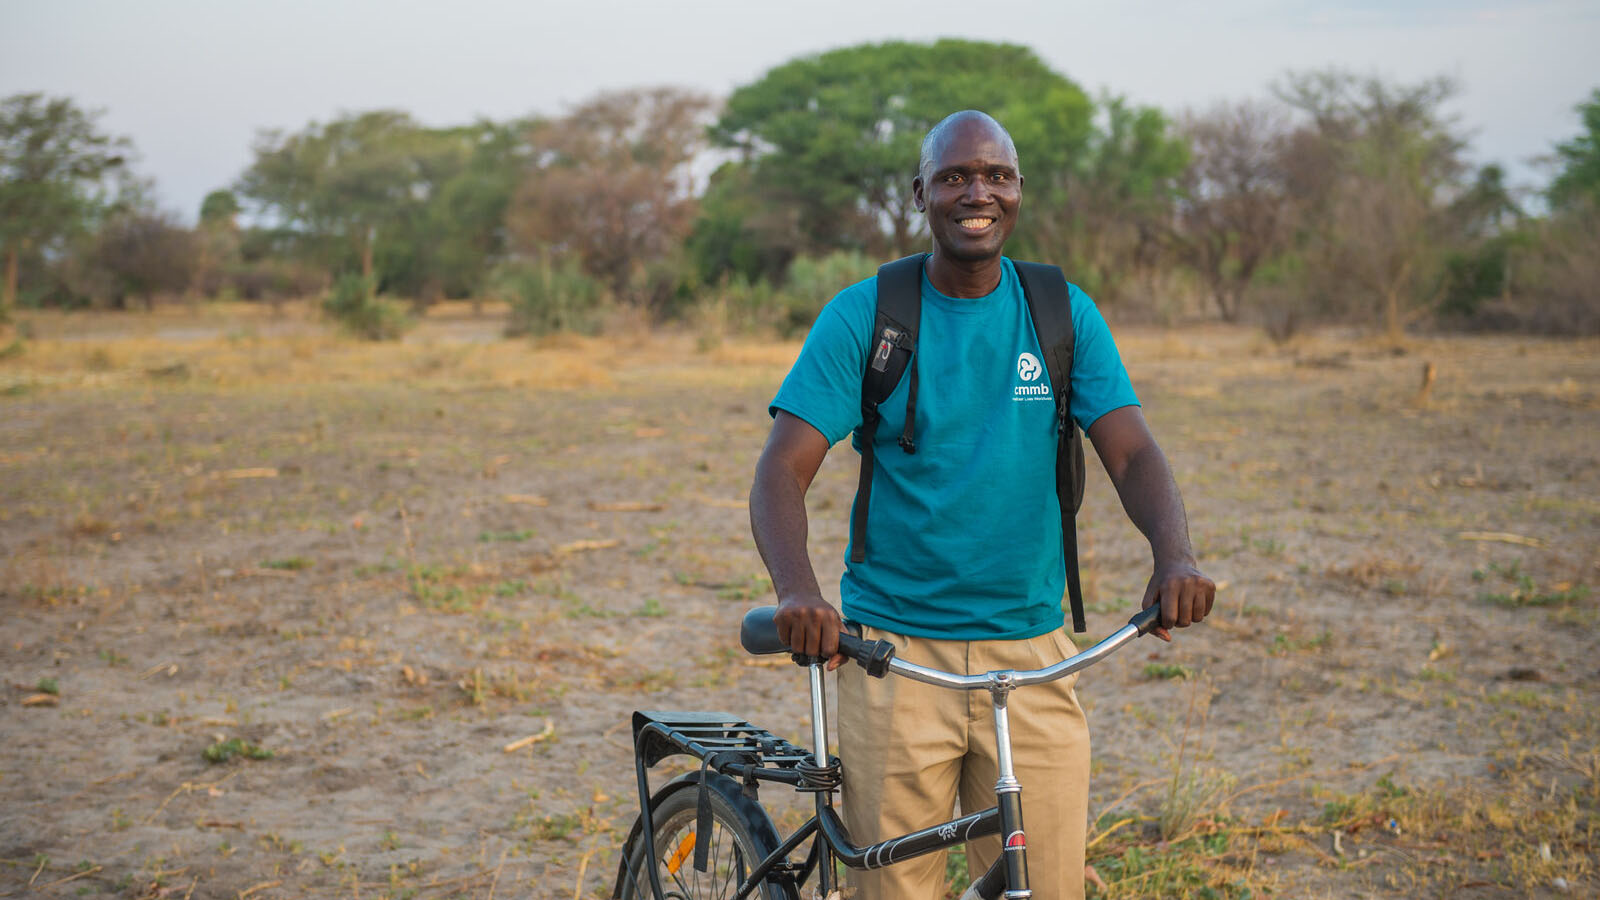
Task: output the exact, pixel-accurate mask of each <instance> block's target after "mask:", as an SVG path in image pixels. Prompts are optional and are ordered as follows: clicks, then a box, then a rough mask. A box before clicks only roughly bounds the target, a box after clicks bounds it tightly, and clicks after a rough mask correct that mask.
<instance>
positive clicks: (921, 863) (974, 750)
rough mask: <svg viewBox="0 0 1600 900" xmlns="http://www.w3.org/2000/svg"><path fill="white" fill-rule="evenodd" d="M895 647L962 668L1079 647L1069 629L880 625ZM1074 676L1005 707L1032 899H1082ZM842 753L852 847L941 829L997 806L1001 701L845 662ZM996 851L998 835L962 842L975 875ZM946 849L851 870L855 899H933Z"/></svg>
mask: <svg viewBox="0 0 1600 900" xmlns="http://www.w3.org/2000/svg"><path fill="white" fill-rule="evenodd" d="M863 632H864V634H863V636H864V637H867V638H871V639H881V640H889V641H892V642H893V643H894V646H895V654H896V655H897V656H898V657H899V658H901V659H904V660H907V661H908V662H914V663H920V664H922V665H925V666H931V667H933V668H936V669H943V670H945V671H947V672H955V673H958V674H978V673H981V672H987V671H990V670H993V669H1037V668H1042V667H1044V666H1047V665H1050V664H1051V663H1055V662H1059V661H1060V660H1062V659H1065V658H1066V657H1068V656H1071V655H1072V654H1073V653H1076V652H1077V650H1076V648H1074V647H1073V645H1072V642H1071V640H1070V639H1069V638H1068V637H1067V634H1066V632H1065V630H1057V631H1054V632H1051V633H1049V634H1044V635H1040V636H1039V637H1036V638H1030V639H1028V640H1022V641H942V640H933V639H930V638H919V637H907V636H905V635H899V634H892V633H889V632H885V631H881V630H879V629H875V628H864V629H863ZM1076 681H1077V676H1076V675H1069V676H1067V677H1066V678H1063V679H1061V680H1060V681H1056V682H1053V683H1051V684H1043V685H1034V686H1031V687H1024V688H1019V689H1017V690H1016V691H1014V692H1012V694H1011V697H1010V701H1009V703H1008V704H1007V705H1008V708H1009V710H1010V721H1011V750H1012V759H1013V765H1014V768H1015V770H1016V775H1017V779H1018V780H1019V781H1020V782H1022V822H1023V827H1024V828H1025V829H1026V830H1027V835H1028V881H1029V887H1031V888H1032V889H1033V896H1034V898H1035V900H1068V898H1070V900H1078V898H1082V897H1083V864H1084V838H1085V832H1086V829H1087V826H1088V817H1089V809H1088V801H1089V728H1088V723H1087V722H1086V721H1085V719H1084V716H1083V709H1082V708H1081V707H1079V706H1078V697H1077V694H1076V693H1074V692H1073V689H1072V686H1073V684H1075V683H1076ZM839 755H840V757H841V759H843V761H844V772H845V779H844V795H843V805H844V810H843V813H844V820H845V824H846V825H847V826H848V827H849V829H850V838H851V840H852V841H853V842H854V843H856V844H857V845H864V844H871V843H876V842H878V841H880V840H884V839H886V838H890V837H894V836H897V835H901V834H905V833H907V832H911V831H916V830H918V829H922V828H927V827H929V826H930V825H937V824H938V823H940V822H944V821H946V820H948V819H949V818H950V817H951V813H952V809H953V807H954V805H955V802H956V799H957V798H958V797H959V798H960V801H961V809H962V810H963V811H964V812H976V811H978V810H983V809H987V808H989V807H991V806H993V805H995V797H994V785H995V781H996V780H997V779H998V777H999V762H998V760H997V754H996V749H995V736H994V705H993V702H992V700H991V698H990V695H989V692H988V691H952V690H948V689H946V688H937V687H934V686H932V685H928V684H923V683H921V682H917V681H912V680H910V679H907V678H902V677H899V676H897V675H890V676H888V677H886V678H883V679H877V678H872V677H869V676H868V675H867V674H866V673H865V672H863V671H862V670H861V667H860V666H856V665H848V666H845V667H842V668H840V669H839ZM999 855H1000V838H999V836H993V837H987V838H984V839H982V840H980V841H975V842H973V843H972V844H971V845H969V846H968V848H967V870H968V871H969V872H971V873H972V876H973V877H974V878H976V877H977V876H978V875H981V874H982V873H983V872H984V871H985V870H987V869H988V867H989V864H990V863H991V862H993V861H994V859H995V857H997V856H999ZM944 873H945V854H944V853H942V852H941V853H931V854H928V855H927V856H921V857H918V858H916V859H913V860H909V861H907V862H903V863H897V864H895V865H892V866H889V867H887V868H883V869H876V870H873V871H867V872H860V871H855V870H851V871H850V885H851V886H852V887H853V888H855V894H854V895H853V898H852V900H931V898H935V897H942V896H944V885H945V878H944Z"/></svg>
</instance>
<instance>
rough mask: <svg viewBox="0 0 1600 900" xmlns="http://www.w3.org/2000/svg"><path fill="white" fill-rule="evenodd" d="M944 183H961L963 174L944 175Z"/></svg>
mask: <svg viewBox="0 0 1600 900" xmlns="http://www.w3.org/2000/svg"><path fill="white" fill-rule="evenodd" d="M944 183H945V184H960V183H961V176H960V175H946V176H945V177H944Z"/></svg>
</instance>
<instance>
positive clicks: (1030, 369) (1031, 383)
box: [1011, 353, 1050, 400]
mask: <svg viewBox="0 0 1600 900" xmlns="http://www.w3.org/2000/svg"><path fill="white" fill-rule="evenodd" d="M1043 374H1044V364H1043V363H1041V362H1039V357H1037V356H1034V355H1033V354H1032V353H1023V354H1020V355H1019V356H1018V357H1017V377H1018V378H1019V379H1021V380H1022V382H1023V383H1022V384H1019V385H1017V386H1016V387H1015V388H1013V389H1012V391H1011V399H1013V400H1047V399H1049V398H1050V382H1049V381H1047V380H1046V381H1040V380H1039V376H1041V375H1043ZM1035 382H1037V383H1035Z"/></svg>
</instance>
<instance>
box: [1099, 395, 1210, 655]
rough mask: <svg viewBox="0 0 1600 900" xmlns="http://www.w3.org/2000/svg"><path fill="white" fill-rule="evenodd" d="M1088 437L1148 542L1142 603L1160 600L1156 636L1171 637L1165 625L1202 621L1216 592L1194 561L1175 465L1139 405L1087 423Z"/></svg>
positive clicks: (1185, 624) (1183, 624) (1146, 604)
mask: <svg viewBox="0 0 1600 900" xmlns="http://www.w3.org/2000/svg"><path fill="white" fill-rule="evenodd" d="M1089 440H1090V442H1091V443H1093V444H1094V448H1095V451H1096V452H1098V453H1099V454H1100V461H1101V462H1102V463H1104V464H1105V467H1106V473H1107V474H1108V475H1110V476H1111V483H1112V484H1114V485H1116V488H1117V495H1118V496H1119V497H1121V498H1122V508H1123V509H1124V510H1126V511H1127V513H1128V518H1129V519H1130V520H1131V521H1132V522H1133V524H1134V525H1135V526H1137V527H1138V529H1139V530H1140V531H1142V532H1144V536H1145V537H1146V538H1147V539H1149V541H1150V552H1151V555H1152V556H1153V557H1154V560H1155V564H1154V572H1153V573H1152V574H1151V576H1150V583H1149V584H1148V585H1147V586H1146V587H1145V596H1144V604H1143V605H1144V606H1150V605H1151V604H1152V603H1157V602H1159V603H1160V604H1161V623H1162V625H1163V626H1165V627H1162V628H1158V629H1156V634H1157V635H1158V636H1159V637H1161V638H1162V639H1164V640H1171V635H1170V634H1169V633H1168V632H1167V630H1166V629H1167V628H1170V627H1173V626H1177V627H1179V628H1184V627H1187V626H1189V625H1191V624H1193V623H1195V622H1199V621H1201V620H1202V619H1204V618H1205V617H1206V615H1207V614H1209V613H1210V612H1211V606H1212V603H1213V602H1214V601H1215V599H1216V591H1217V588H1216V585H1215V584H1213V583H1212V581H1211V579H1209V578H1207V577H1206V576H1205V575H1203V574H1201V572H1200V567H1199V565H1198V564H1197V563H1196V562H1195V558H1194V549H1193V547H1192V546H1191V545H1190V543H1189V523H1188V519H1187V517H1186V516H1185V515H1184V510H1183V497H1182V496H1181V495H1180V494H1179V493H1178V483H1177V481H1176V480H1175V479H1174V478H1173V477H1172V467H1171V466H1169V465H1168V464H1167V456H1166V454H1165V453H1162V452H1161V447H1160V446H1159V445H1157V444H1156V439H1155V436H1154V435H1152V434H1151V433H1150V426H1149V425H1148V424H1147V423H1146V422H1145V419H1144V411H1143V410H1141V409H1140V408H1139V407H1137V406H1125V407H1122V408H1121V409H1115V410H1112V411H1111V412H1108V413H1106V414H1105V415H1103V416H1101V417H1100V418H1099V419H1096V420H1095V422H1094V424H1093V425H1090V426H1089Z"/></svg>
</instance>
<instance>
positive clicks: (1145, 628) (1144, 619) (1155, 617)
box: [1128, 603, 1161, 637]
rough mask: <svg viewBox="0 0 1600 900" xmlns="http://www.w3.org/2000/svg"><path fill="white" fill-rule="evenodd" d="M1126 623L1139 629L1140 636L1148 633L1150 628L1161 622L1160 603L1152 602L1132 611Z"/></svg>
mask: <svg viewBox="0 0 1600 900" xmlns="http://www.w3.org/2000/svg"><path fill="white" fill-rule="evenodd" d="M1128 624H1129V625H1132V626H1133V627H1134V628H1136V629H1138V630H1139V636H1140V637H1144V636H1145V635H1147V634H1149V633H1150V631H1151V629H1153V628H1155V627H1156V626H1157V625H1160V624H1161V604H1159V603H1152V604H1150V605H1149V606H1147V607H1145V608H1144V609H1141V610H1139V611H1138V612H1137V613H1134V615H1133V618H1131V619H1129V620H1128Z"/></svg>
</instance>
